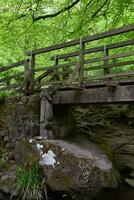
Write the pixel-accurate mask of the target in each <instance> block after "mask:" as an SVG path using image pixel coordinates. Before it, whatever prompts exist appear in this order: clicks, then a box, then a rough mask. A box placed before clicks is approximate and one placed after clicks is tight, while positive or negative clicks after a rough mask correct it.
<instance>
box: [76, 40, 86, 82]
mask: <svg viewBox="0 0 134 200" xmlns="http://www.w3.org/2000/svg"><path fill="white" fill-rule="evenodd" d="M84 50H85V43H84V42H83V40H82V38H81V39H80V52H79V69H78V73H79V77H78V78H79V85H82V83H83V77H84Z"/></svg>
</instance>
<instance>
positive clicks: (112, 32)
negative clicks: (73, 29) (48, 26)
mask: <svg viewBox="0 0 134 200" xmlns="http://www.w3.org/2000/svg"><path fill="white" fill-rule="evenodd" d="M133 30H134V24H130V25H128V26H123V27H121V28H117V29H115V30H110V31H107V32H103V33H99V34H96V35H92V36H89V37H85V38H83V39H82V40H83V42H85V43H86V42H91V41H94V40H98V39H103V38H107V37H111V36H115V35H119V34H122V33H126V32H130V31H133ZM78 44H79V39H76V40H72V41H69V42H64V43H60V44H56V45H52V46H48V47H46V48H40V49H37V50H34V51H29V52H27V55H28V56H30V55H35V54H41V53H46V52H50V51H54V50H58V49H62V48H66V47H71V46H75V45H78Z"/></svg>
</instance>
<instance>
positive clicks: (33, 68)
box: [29, 55, 35, 93]
mask: <svg viewBox="0 0 134 200" xmlns="http://www.w3.org/2000/svg"><path fill="white" fill-rule="evenodd" d="M30 72H31V73H30V86H29V90H30V92H31V93H32V92H33V90H34V75H35V55H32V56H31V59H30Z"/></svg>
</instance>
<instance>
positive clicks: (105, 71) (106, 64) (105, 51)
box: [104, 47, 111, 75]
mask: <svg viewBox="0 0 134 200" xmlns="http://www.w3.org/2000/svg"><path fill="white" fill-rule="evenodd" d="M108 56H109V50H108V49H107V48H106V47H104V58H105V57H108ZM108 64H109V60H108V59H106V60H104V65H105V66H106V67H104V75H107V74H110V73H111V70H110V69H109V68H108Z"/></svg>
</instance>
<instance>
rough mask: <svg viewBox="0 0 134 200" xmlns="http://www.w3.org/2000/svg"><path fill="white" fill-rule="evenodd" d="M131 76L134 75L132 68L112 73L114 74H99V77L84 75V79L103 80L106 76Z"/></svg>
mask: <svg viewBox="0 0 134 200" xmlns="http://www.w3.org/2000/svg"><path fill="white" fill-rule="evenodd" d="M129 76H130V77H131V76H134V70H133V71H129V72H123V73H114V74H108V75H105V76H100V77H96V76H94V77H85V78H84V79H85V80H87V81H91V80H102V79H103V80H104V79H107V78H120V77H129Z"/></svg>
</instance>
